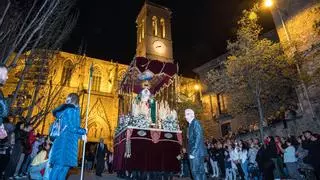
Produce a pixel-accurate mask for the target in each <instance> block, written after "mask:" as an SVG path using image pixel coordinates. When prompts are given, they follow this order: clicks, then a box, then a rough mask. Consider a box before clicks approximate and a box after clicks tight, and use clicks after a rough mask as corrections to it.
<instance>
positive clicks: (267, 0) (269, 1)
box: [264, 0, 316, 120]
mask: <svg viewBox="0 0 320 180" xmlns="http://www.w3.org/2000/svg"><path fill="white" fill-rule="evenodd" d="M264 5H265V6H266V7H267V8H271V7H275V10H276V12H277V14H278V16H279V18H280V21H281V25H282V27H283V30H284V34H285V36H286V40H287V41H288V44H289V47H290V48H293V50H294V51H293V55H295V53H296V52H297V48H296V46H295V45H294V44H292V40H291V37H290V34H289V32H288V29H287V26H286V24H285V22H284V20H283V16H282V13H281V12H280V8H279V7H278V5H277V3H274V2H273V0H265V1H264ZM295 66H296V69H297V72H298V75H299V78H300V81H301V82H300V83H301V86H302V89H303V93H304V94H305V97H306V100H307V103H308V106H309V108H310V110H311V115H312V119H314V120H316V116H315V113H314V111H313V107H312V104H311V102H310V98H309V92H308V89H307V87H306V85H305V83H304V82H303V80H302V75H301V70H300V66H299V64H298V63H295Z"/></svg>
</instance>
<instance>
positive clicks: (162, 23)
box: [160, 18, 166, 38]
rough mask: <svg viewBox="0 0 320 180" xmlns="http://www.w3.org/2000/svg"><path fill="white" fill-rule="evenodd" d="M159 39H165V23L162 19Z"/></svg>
mask: <svg viewBox="0 0 320 180" xmlns="http://www.w3.org/2000/svg"><path fill="white" fill-rule="evenodd" d="M160 30H161V37H162V38H166V23H165V21H164V19H163V18H161V20H160Z"/></svg>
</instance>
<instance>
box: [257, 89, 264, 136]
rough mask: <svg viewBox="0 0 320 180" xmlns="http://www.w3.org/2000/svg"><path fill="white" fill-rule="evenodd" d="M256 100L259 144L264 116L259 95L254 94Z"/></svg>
mask: <svg viewBox="0 0 320 180" xmlns="http://www.w3.org/2000/svg"><path fill="white" fill-rule="evenodd" d="M256 100H257V104H258V112H259V131H260V138H261V142H263V120H264V116H263V109H262V105H261V100H260V94H256Z"/></svg>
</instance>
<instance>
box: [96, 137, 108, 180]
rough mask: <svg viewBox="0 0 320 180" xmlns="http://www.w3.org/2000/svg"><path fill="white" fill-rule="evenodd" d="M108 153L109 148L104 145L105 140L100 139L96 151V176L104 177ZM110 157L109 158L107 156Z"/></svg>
mask: <svg viewBox="0 0 320 180" xmlns="http://www.w3.org/2000/svg"><path fill="white" fill-rule="evenodd" d="M107 153H108V148H107V145H105V144H104V143H103V139H102V138H101V139H100V142H99V144H98V146H97V150H96V158H95V160H96V163H97V165H96V175H97V176H100V177H102V172H103V170H104V168H105V167H104V165H105V157H106V154H107ZM107 157H108V156H107Z"/></svg>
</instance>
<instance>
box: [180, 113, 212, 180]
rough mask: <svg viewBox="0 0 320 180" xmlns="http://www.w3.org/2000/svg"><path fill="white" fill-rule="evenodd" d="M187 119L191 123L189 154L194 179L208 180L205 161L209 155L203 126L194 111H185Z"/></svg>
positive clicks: (189, 129)
mask: <svg viewBox="0 0 320 180" xmlns="http://www.w3.org/2000/svg"><path fill="white" fill-rule="evenodd" d="M185 118H186V120H187V121H188V123H189V128H188V153H189V160H190V169H191V173H192V177H193V179H194V180H206V179H207V177H206V174H205V169H204V159H205V157H206V156H207V155H208V153H207V150H206V148H205V145H204V140H203V130H202V127H201V124H200V122H199V121H198V120H197V119H195V115H194V111H193V110H192V109H186V110H185Z"/></svg>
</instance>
